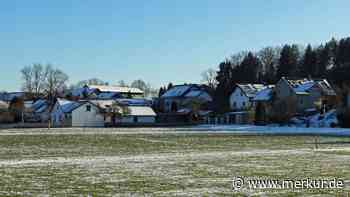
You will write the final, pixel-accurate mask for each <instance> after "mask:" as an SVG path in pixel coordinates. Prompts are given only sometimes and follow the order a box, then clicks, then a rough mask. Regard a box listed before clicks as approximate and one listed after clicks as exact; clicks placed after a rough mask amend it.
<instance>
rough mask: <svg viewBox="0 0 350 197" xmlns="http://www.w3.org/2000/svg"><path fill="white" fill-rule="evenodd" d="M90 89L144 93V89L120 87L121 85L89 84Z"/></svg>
mask: <svg viewBox="0 0 350 197" xmlns="http://www.w3.org/2000/svg"><path fill="white" fill-rule="evenodd" d="M89 88H90V89H97V90H99V91H101V92H117V93H129V92H130V93H133V94H143V91H142V90H140V89H138V88H129V87H119V86H103V85H89Z"/></svg>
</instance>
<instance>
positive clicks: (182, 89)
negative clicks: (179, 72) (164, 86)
mask: <svg viewBox="0 0 350 197" xmlns="http://www.w3.org/2000/svg"><path fill="white" fill-rule="evenodd" d="M190 88H191V86H189V85H179V86H174V87H172V88H171V89H170V90H168V91H166V92H165V93H164V94H163V95H162V97H177V96H183V95H184V94H185V93H186V92H187V91H188V90H189V89H190Z"/></svg>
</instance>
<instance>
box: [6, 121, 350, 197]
mask: <svg viewBox="0 0 350 197" xmlns="http://www.w3.org/2000/svg"><path fill="white" fill-rule="evenodd" d="M298 130H299V128H288V127H283V128H275V127H256V126H244V125H240V126H215V127H213V126H210V125H202V126H197V127H183V128H132V129H127V128H118V129H93V128H89V129H50V130H48V129H11V130H1V131H0V176H1V177H2V179H1V181H0V196H233V195H240V196H247V195H248V196H249V195H257V196H261V195H266V196H299V195H304V196H312V195H315V196H322V195H323V196H334V195H336V194H344V195H345V194H346V192H350V185H349V184H350V182H349V181H350V168H349V163H350V138H349V137H335V136H328V135H326V136H321V137H315V136H308V135H290V134H291V133H290V132H292V131H294V132H295V131H298ZM310 131H314V129H309V130H308V131H307V132H304V133H303V134H307V133H311V132H310ZM316 131H317V130H315V132H316ZM319 131H320V130H319ZM321 131H322V129H321ZM326 131H327V129H325V130H324V132H326ZM328 131H329V132H330V131H331V132H336V133H337V132H344V133H346V132H348V133H350V132H349V131H347V130H341V129H335V130H333V129H332V130H329V129H328ZM269 132H273V134H282V133H283V134H288V135H285V136H283V135H282V136H281V135H261V134H266V133H267V134H271V133H269ZM279 132H282V133H279ZM322 132H323V131H322ZM301 133H302V129H300V131H299V133H298V134H301ZM241 134H243V135H241ZM246 134H249V135H246ZM255 134H258V135H255ZM312 134H315V133H312ZM315 140H317V145H315ZM316 147H317V149H316ZM237 176H243V177H246V178H252V177H262V178H271V179H276V178H280V179H303V178H314V179H317V178H338V179H343V180H345V181H346V182H345V183H346V185H345V188H344V189H341V190H296V191H293V190H276V191H270V190H249V189H243V190H241V191H239V192H238V193H237V192H234V191H232V181H231V180H232V178H233V177H237ZM320 194H321V195H320Z"/></svg>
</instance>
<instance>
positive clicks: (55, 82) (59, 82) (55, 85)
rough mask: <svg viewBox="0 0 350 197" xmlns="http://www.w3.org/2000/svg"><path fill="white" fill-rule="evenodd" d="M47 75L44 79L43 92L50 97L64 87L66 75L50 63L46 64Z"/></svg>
mask: <svg viewBox="0 0 350 197" xmlns="http://www.w3.org/2000/svg"><path fill="white" fill-rule="evenodd" d="M46 73H47V77H46V80H45V92H46V94H47V95H48V97H49V98H50V99H52V98H55V97H57V96H58V94H59V93H62V92H63V91H64V89H65V88H66V82H67V81H68V75H67V74H65V73H64V72H63V71H61V70H60V69H57V68H52V66H51V65H47V66H46Z"/></svg>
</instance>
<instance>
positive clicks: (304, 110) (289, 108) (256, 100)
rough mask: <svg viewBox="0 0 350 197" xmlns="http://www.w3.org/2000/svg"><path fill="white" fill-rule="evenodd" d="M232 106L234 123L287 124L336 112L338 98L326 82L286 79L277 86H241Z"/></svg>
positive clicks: (235, 91)
mask: <svg viewBox="0 0 350 197" xmlns="http://www.w3.org/2000/svg"><path fill="white" fill-rule="evenodd" d="M229 103H230V107H231V110H232V112H229V113H227V114H226V117H227V119H230V120H231V121H230V122H239V123H241V122H256V123H269V122H286V121H288V120H289V119H291V118H292V117H294V116H298V115H299V116H307V115H308V114H309V113H316V112H320V113H325V112H326V111H328V110H330V109H333V108H335V107H336V105H337V94H336V92H335V90H334V89H333V87H332V86H331V85H330V83H329V82H328V81H327V80H326V79H320V80H312V79H297V80H291V79H287V78H284V77H282V78H281V79H280V80H279V81H278V82H277V83H276V84H275V85H264V84H237V86H236V88H235V89H234V91H233V92H232V94H231V96H230V100H229ZM236 117H238V118H236ZM252 117H253V118H252ZM232 119H234V120H232Z"/></svg>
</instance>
